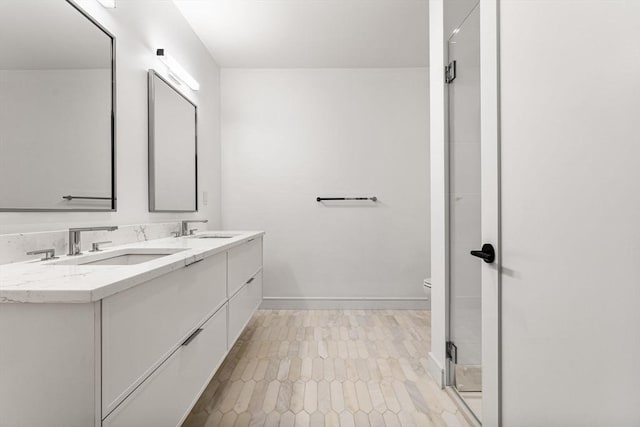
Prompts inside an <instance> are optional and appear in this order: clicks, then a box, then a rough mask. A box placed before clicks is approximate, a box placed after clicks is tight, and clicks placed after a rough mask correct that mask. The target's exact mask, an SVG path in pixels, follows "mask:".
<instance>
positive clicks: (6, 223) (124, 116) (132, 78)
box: [0, 0, 220, 233]
mask: <svg viewBox="0 0 640 427" xmlns="http://www.w3.org/2000/svg"><path fill="white" fill-rule="evenodd" d="M51 1H57V0H51ZM78 3H79V4H80V6H82V7H83V8H85V10H87V11H88V12H89V13H90V14H91V15H92V16H94V17H95V18H96V19H97V20H98V21H99V22H101V23H102V24H103V25H104V26H105V27H106V28H107V29H108V30H109V31H111V32H112V33H113V34H114V35H115V36H116V39H117V40H116V51H117V58H116V63H117V76H116V78H117V144H118V145H117V179H118V194H117V196H118V211H117V212H114V213H0V233H9V232H23V231H35V230H54V229H62V228H66V227H69V226H72V225H73V226H76V225H101V224H131V223H148V222H166V221H168V220H171V219H175V218H189V217H197V218H207V219H209V220H210V224H209V226H210V228H218V227H219V225H220V178H219V174H220V135H219V69H218V66H217V65H216V63H215V62H214V60H213V59H212V57H211V56H210V54H209V53H208V51H207V50H206V49H205V47H204V46H203V45H202V43H201V41H200V40H199V39H198V37H197V36H196V35H195V34H194V32H193V31H192V29H191V28H190V27H189V25H188V24H187V22H186V21H185V19H184V18H183V17H182V15H181V14H180V12H179V11H178V10H177V9H176V7H175V6H174V5H173V3H172V2H169V1H152V0H136V1H119V2H118V7H117V8H116V9H105V8H103V7H101V6H100V5H99V4H98V3H97V2H95V1H94V0H81V1H79V2H78ZM158 47H164V48H166V49H167V50H168V51H169V52H171V53H172V55H173V56H174V57H175V58H176V59H177V60H178V61H179V62H180V63H181V64H182V65H183V66H184V68H186V69H187V70H189V72H190V73H191V74H193V76H194V77H195V78H196V79H197V80H198V81H199V82H200V84H201V90H200V91H199V92H194V93H192V92H190V91H189V90H188V89H187V90H186V93H187V94H188V96H189V97H191V98H192V99H193V100H194V101H195V102H196V103H197V104H198V112H199V118H198V132H199V135H198V137H199V141H198V148H199V153H198V155H199V160H200V165H201V167H200V168H199V175H200V176H199V188H200V195H199V196H200V199H201V200H200V201H201V202H202V196H203V192H206V193H207V196H208V197H207V199H208V204H207V206H202V203H200V212H199V213H197V214H186V215H185V214H165V213H162V214H161V213H149V212H148V202H147V70H148V69H149V68H153V67H155V68H158V70H159V71H160V72H161V73H165V69H164V67H162V65H161V64H160V63H159V62H158V61H157V60H156V59H155V49H156V48H158ZM68 168H69V164H60V167H59V170H60V173H63V171H65V170H66V169H68ZM2 185H6V184H5V183H3V184H2ZM15 185H19V183H16V184H15ZM188 191H190V189H189V190H188Z"/></svg>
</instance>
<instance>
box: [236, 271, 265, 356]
mask: <svg viewBox="0 0 640 427" xmlns="http://www.w3.org/2000/svg"><path fill="white" fill-rule="evenodd" d="M252 279H253V280H250V281H249V283H247V284H246V285H245V286H243V287H242V288H241V289H240V290H239V291H238V292H237V293H236V294H235V295H234V296H233V298H231V299H230V300H229V344H228V346H229V348H231V347H232V346H233V344H234V343H235V342H236V340H237V339H238V337H239V336H240V334H241V333H242V331H243V329H244V328H245V326H247V323H248V322H249V319H251V316H253V313H254V311H255V310H256V308H258V306H259V305H260V303H261V302H262V270H261V271H260V272H258V273H257V274H256V275H255V276H254V277H253V278H252Z"/></svg>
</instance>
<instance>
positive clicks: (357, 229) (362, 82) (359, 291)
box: [221, 68, 429, 307]
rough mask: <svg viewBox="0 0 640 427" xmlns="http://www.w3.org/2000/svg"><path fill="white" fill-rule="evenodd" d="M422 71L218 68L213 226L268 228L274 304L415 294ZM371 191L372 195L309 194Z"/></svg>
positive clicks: (420, 218)
mask: <svg viewBox="0 0 640 427" xmlns="http://www.w3.org/2000/svg"><path fill="white" fill-rule="evenodd" d="M427 76H428V70H427V69H426V68H415V69H271V70H256V69H251V70H249V69H224V70H223V71H222V80H221V81H222V123H223V127H222V141H223V147H222V158H223V175H222V182H223V214H222V217H223V226H224V228H225V229H264V230H266V232H267V237H266V239H265V252H264V256H265V260H264V268H265V270H264V274H265V290H264V293H265V297H266V298H267V299H276V301H272V303H273V304H275V305H279V306H286V305H288V306H297V307H300V306H313V307H318V306H325V307H326V306H329V307H335V306H337V305H340V304H342V305H344V304H347V303H345V302H344V301H343V302H342V303H339V302H336V301H328V300H331V299H334V298H338V299H344V300H349V299H351V300H353V299H355V300H358V299H361V298H363V297H364V298H373V299H379V300H382V303H381V302H380V301H378V302H375V303H370V304H365V303H363V302H357V301H356V302H351V303H349V304H347V305H348V306H354V305H353V304H356V305H357V306H365V305H366V306H368V307H371V306H389V304H391V305H393V306H410V305H413V306H415V304H414V303H413V302H412V300H413V301H415V300H416V299H424V294H423V290H422V280H423V279H424V278H425V277H427V276H428V275H429V251H428V242H429V231H428V224H429V211H428V206H429V204H428V200H429V178H428V174H429V172H428V170H429V152H428V139H429V136H428V114H429V108H428V99H429V97H428V82H427ZM374 195H375V196H377V197H379V199H380V201H379V202H378V203H377V204H373V203H371V202H365V203H345V202H341V203H333V204H331V203H327V204H320V203H317V202H316V200H315V199H316V197H317V196H374ZM289 299H294V301H293V302H292V301H290V300H289ZM314 299H315V300H314ZM318 300H320V301H318ZM408 303H411V304H408ZM422 306H424V303H423V304H422Z"/></svg>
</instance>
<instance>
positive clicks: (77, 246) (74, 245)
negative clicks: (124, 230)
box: [67, 225, 118, 255]
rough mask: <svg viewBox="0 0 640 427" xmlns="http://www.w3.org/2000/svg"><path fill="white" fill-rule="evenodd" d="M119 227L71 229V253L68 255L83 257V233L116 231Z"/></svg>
mask: <svg viewBox="0 0 640 427" xmlns="http://www.w3.org/2000/svg"><path fill="white" fill-rule="evenodd" d="M117 229H118V226H117V225H109V226H105V227H79V228H70V229H69V253H68V254H67V255H82V247H81V240H80V233H82V232H83V231H114V230H117Z"/></svg>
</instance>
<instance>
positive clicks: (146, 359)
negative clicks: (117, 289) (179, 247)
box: [102, 253, 226, 415]
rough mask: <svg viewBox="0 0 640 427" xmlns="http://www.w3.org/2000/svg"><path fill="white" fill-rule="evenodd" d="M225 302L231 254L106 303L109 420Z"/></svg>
mask: <svg viewBox="0 0 640 427" xmlns="http://www.w3.org/2000/svg"><path fill="white" fill-rule="evenodd" d="M225 300H226V254H225V253H222V254H218V255H215V256H213V257H210V258H206V259H204V260H203V261H201V262H197V263H195V264H192V265H190V266H188V267H185V268H182V269H180V270H176V271H173V272H171V273H169V274H166V275H164V276H161V277H158V278H156V279H153V280H151V281H149V282H147V283H144V284H142V285H139V286H136V287H134V288H131V289H129V290H127V291H124V292H121V293H119V294H116V295H113V296H111V297H109V298H106V299H104V300H103V302H102V355H103V356H102V407H103V415H106V414H108V413H109V412H110V411H111V410H113V408H114V407H115V406H116V405H117V404H118V403H119V402H120V401H122V399H124V397H126V396H127V394H129V393H130V392H131V390H132V389H133V388H134V387H136V386H137V385H138V384H140V382H142V381H143V380H144V379H145V378H146V377H147V376H148V375H149V374H150V373H151V372H152V371H153V370H154V369H155V368H156V367H157V366H158V365H159V364H160V363H162V361H163V360H164V359H166V358H167V357H168V356H169V354H171V352H172V351H174V350H175V348H176V347H177V346H178V345H179V344H180V342H182V340H183V339H184V338H185V337H186V336H187V335H188V334H189V333H190V332H191V331H192V330H193V329H194V328H195V327H196V326H197V325H199V324H202V322H203V321H204V320H205V319H206V318H207V317H208V316H210V315H211V314H212V313H213V312H214V311H215V310H216V309H217V308H218V307H220V306H221V305H222V304H223V303H224V302H225Z"/></svg>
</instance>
